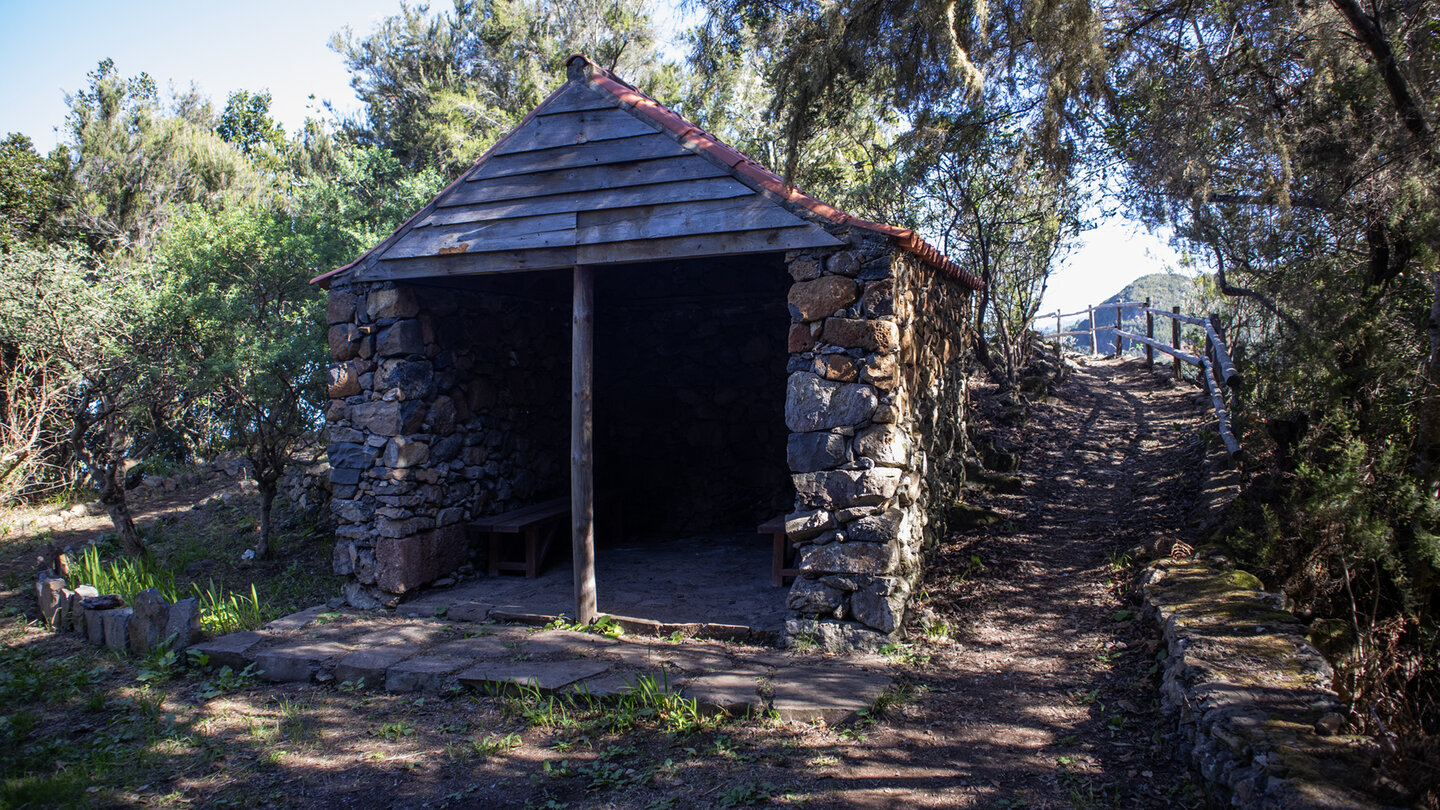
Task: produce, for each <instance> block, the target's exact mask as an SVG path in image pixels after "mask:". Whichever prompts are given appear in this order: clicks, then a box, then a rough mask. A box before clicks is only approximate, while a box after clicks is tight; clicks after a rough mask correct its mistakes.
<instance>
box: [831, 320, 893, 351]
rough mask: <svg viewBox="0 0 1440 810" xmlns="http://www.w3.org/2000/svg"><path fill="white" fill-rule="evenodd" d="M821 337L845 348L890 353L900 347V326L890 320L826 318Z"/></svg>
mask: <svg viewBox="0 0 1440 810" xmlns="http://www.w3.org/2000/svg"><path fill="white" fill-rule="evenodd" d="M821 337H822V338H823V339H824V340H825V342H827V343H831V344H833V345H836V346H839V347H841V348H845V349H864V350H865V351H867V352H881V353H885V354H889V353H891V352H894V351H896V350H897V349H899V348H900V328H899V327H897V326H896V325H895V324H893V323H891V322H890V321H867V320H864V319H861V318H826V319H825V330H824V332H822V333H821Z"/></svg>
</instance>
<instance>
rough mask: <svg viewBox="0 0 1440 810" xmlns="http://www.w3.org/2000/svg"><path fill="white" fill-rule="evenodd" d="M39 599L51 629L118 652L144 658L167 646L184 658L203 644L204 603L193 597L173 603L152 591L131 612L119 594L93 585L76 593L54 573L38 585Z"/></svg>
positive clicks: (46, 574)
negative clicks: (107, 592)
mask: <svg viewBox="0 0 1440 810" xmlns="http://www.w3.org/2000/svg"><path fill="white" fill-rule="evenodd" d="M35 597H36V601H37V602H38V604H39V607H40V618H41V620H42V621H44V623H45V624H46V625H47V626H48V627H51V628H53V629H55V630H56V631H58V632H73V633H79V634H80V635H81V636H82V637H84V638H86V639H88V640H89V641H90V642H91V643H92V644H96V645H103V646H105V647H108V648H110V649H112V650H115V651H117V652H128V653H132V654H134V655H145V654H147V653H149V652H150V651H151V650H154V649H156V648H158V647H161V646H162V645H167V644H168V646H169V649H171V650H174V651H176V652H180V651H182V650H185V649H186V648H188V647H190V646H191V645H193V644H195V643H196V642H197V641H199V640H200V602H199V600H197V599H195V598H194V597H191V598H189V599H181V600H179V601H178V602H174V603H171V602H169V601H167V600H166V599H165V597H163V596H161V595H160V592H159V591H157V590H155V589H154V588H151V589H149V590H146V591H141V592H140V593H139V594H138V595H137V596H136V597H135V604H133V605H130V606H126V605H125V600H124V599H122V598H120V596H119V595H118V594H101V593H100V592H99V591H97V590H95V588H93V587H91V586H90V585H77V586H75V588H73V589H71V588H69V587H68V583H67V582H66V580H65V578H64V577H62V576H60V575H58V574H56V573H55V572H54V571H49V570H46V571H42V572H41V573H40V576H39V577H38V578H37V579H36V582H35Z"/></svg>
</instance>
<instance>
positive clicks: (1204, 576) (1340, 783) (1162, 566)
mask: <svg viewBox="0 0 1440 810" xmlns="http://www.w3.org/2000/svg"><path fill="white" fill-rule="evenodd" d="M1142 589H1143V592H1144V602H1145V611H1146V615H1147V617H1148V618H1149V619H1150V620H1151V621H1153V622H1154V623H1155V624H1156V625H1158V626H1159V628H1160V631H1161V633H1162V634H1163V637H1164V641H1165V645H1166V646H1165V650H1166V657H1165V662H1164V667H1165V671H1164V680H1163V685H1162V688H1161V694H1162V699H1163V701H1164V704H1165V707H1166V710H1167V711H1168V712H1170V713H1172V714H1173V715H1175V716H1176V719H1177V721H1178V723H1179V726H1180V731H1181V733H1182V736H1183V737H1184V740H1185V745H1186V746H1187V747H1188V749H1189V750H1188V753H1189V756H1190V759H1191V761H1192V764H1193V765H1194V766H1195V768H1196V769H1197V770H1198V771H1199V772H1200V775H1201V777H1202V778H1203V779H1204V780H1205V783H1206V786H1207V789H1208V790H1209V792H1210V793H1211V795H1212V798H1213V799H1214V800H1216V802H1217V804H1230V805H1232V806H1235V807H1243V808H1264V809H1265V810H1269V808H1301V807H1324V808H1357V810H1358V808H1363V807H1375V806H1376V804H1377V803H1376V802H1375V800H1374V799H1372V798H1370V797H1369V796H1367V795H1365V794H1366V793H1367V792H1369V789H1370V787H1371V786H1370V785H1368V784H1367V785H1361V786H1359V787H1358V788H1357V786H1356V785H1355V784H1354V783H1353V780H1356V779H1357V778H1360V779H1363V777H1364V775H1365V774H1371V773H1374V772H1375V771H1374V767H1373V763H1372V762H1371V754H1370V750H1369V749H1370V746H1369V745H1368V743H1369V740H1368V739H1367V738H1364V737H1353V736H1345V735H1340V734H1337V732H1338V731H1340V730H1341V729H1342V728H1343V725H1344V716H1343V714H1342V712H1343V711H1344V707H1343V706H1342V705H1341V703H1340V699H1339V696H1338V695H1337V694H1336V693H1335V691H1334V690H1333V689H1332V688H1331V687H1332V680H1333V677H1334V673H1333V671H1332V670H1331V668H1330V665H1329V664H1328V663H1327V662H1326V661H1325V659H1324V657H1322V656H1321V655H1320V653H1319V652H1318V651H1317V650H1316V649H1315V648H1314V647H1312V646H1311V645H1310V644H1309V643H1308V642H1307V641H1306V638H1305V637H1306V632H1305V628H1304V626H1303V625H1302V624H1301V623H1300V622H1299V621H1298V620H1296V619H1295V617H1294V616H1292V615H1291V614H1290V613H1288V612H1286V611H1284V610H1283V609H1282V597H1280V596H1279V595H1276V594H1269V593H1266V592H1264V591H1263V590H1261V589H1260V581H1259V580H1257V579H1256V578H1255V577H1253V576H1251V575H1250V574H1247V573H1245V572H1244V571H1238V570H1235V569H1234V568H1232V567H1231V566H1230V565H1229V564H1228V563H1227V561H1226V560H1225V559H1224V558H1223V557H1220V556H1212V557H1208V558H1207V557H1205V556H1204V555H1203V554H1202V557H1201V558H1199V559H1192V560H1173V559H1170V560H1161V561H1159V562H1156V563H1155V564H1153V565H1152V566H1151V567H1150V569H1149V570H1148V571H1147V573H1146V575H1145V578H1144V582H1143V585H1142Z"/></svg>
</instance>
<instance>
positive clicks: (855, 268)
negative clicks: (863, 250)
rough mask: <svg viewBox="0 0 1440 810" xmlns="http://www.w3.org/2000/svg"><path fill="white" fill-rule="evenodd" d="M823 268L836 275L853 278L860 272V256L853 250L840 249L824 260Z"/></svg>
mask: <svg viewBox="0 0 1440 810" xmlns="http://www.w3.org/2000/svg"><path fill="white" fill-rule="evenodd" d="M825 270H826V272H829V273H834V274H836V275H838V276H850V277H852V278H853V277H855V276H856V275H858V274H859V273H860V257H859V256H856V255H855V253H854V252H853V251H849V250H842V251H840V252H839V253H836V254H835V255H833V256H831V257H830V258H828V259H826V260H825Z"/></svg>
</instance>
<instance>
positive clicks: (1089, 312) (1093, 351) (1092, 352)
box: [1085, 307, 1100, 357]
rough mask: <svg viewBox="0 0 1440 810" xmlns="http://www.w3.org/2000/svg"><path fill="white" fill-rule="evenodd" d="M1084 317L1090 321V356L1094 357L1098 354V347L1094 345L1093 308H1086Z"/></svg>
mask: <svg viewBox="0 0 1440 810" xmlns="http://www.w3.org/2000/svg"><path fill="white" fill-rule="evenodd" d="M1085 315H1086V317H1088V318H1089V319H1090V356H1091V357H1094V356H1095V355H1097V354H1099V353H1100V346H1099V345H1098V344H1096V343H1095V307H1086V308H1085Z"/></svg>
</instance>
